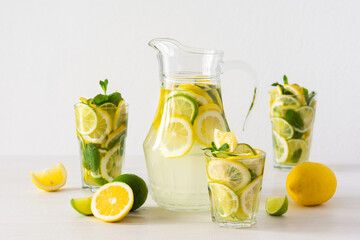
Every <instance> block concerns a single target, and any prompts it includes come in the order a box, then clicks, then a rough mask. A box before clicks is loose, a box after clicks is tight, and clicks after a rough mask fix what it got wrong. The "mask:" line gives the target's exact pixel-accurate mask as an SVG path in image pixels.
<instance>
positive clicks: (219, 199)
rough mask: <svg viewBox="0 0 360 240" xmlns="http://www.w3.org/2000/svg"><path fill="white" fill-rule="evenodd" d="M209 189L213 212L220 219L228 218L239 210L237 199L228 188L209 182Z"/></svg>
mask: <svg viewBox="0 0 360 240" xmlns="http://www.w3.org/2000/svg"><path fill="white" fill-rule="evenodd" d="M209 188H210V192H211V199H212V202H213V204H214V210H215V211H216V213H217V215H219V216H220V217H228V216H230V215H232V214H233V213H236V211H237V210H238V208H239V198H238V196H237V195H236V193H235V192H234V191H233V190H231V189H230V188H229V187H227V186H225V185H223V184H221V183H216V182H210V183H209Z"/></svg>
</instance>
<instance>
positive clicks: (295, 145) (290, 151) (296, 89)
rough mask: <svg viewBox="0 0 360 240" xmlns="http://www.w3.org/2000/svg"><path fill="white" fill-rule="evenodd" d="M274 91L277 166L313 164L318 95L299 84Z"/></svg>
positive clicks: (271, 111)
mask: <svg viewBox="0 0 360 240" xmlns="http://www.w3.org/2000/svg"><path fill="white" fill-rule="evenodd" d="M273 86H274V87H275V88H274V89H273V90H271V91H270V119H271V123H272V136H273V147H274V167H277V168H293V167H294V166H296V165H298V164H300V163H302V162H306V161H309V157H310V147H311V139H312V133H313V126H314V120H315V108H316V93H315V92H311V93H309V92H308V90H307V89H306V88H304V87H300V86H299V85H297V84H288V81H287V78H286V76H284V84H283V85H281V84H278V83H275V84H273Z"/></svg>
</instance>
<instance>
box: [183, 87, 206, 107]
mask: <svg viewBox="0 0 360 240" xmlns="http://www.w3.org/2000/svg"><path fill="white" fill-rule="evenodd" d="M178 89H183V90H191V91H193V92H194V93H196V94H197V95H200V96H202V97H204V98H205V99H206V101H207V102H208V103H211V102H212V99H211V97H210V96H209V95H208V94H207V93H206V91H205V90H203V89H202V88H201V87H198V86H196V85H193V84H181V85H179V87H178ZM202 104H203V103H202Z"/></svg>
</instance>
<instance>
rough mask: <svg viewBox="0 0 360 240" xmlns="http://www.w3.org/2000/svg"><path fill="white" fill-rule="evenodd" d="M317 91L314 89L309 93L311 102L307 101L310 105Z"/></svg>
mask: <svg viewBox="0 0 360 240" xmlns="http://www.w3.org/2000/svg"><path fill="white" fill-rule="evenodd" d="M315 94H316V93H315V92H314V91H312V92H311V93H310V94H309V102H307V104H308V105H309V104H310V102H311V100H312V99H313V98H314V97H315Z"/></svg>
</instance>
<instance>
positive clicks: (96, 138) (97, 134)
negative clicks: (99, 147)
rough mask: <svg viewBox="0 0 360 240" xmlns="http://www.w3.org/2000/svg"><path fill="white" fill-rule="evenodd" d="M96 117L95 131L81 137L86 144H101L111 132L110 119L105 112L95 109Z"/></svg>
mask: <svg viewBox="0 0 360 240" xmlns="http://www.w3.org/2000/svg"><path fill="white" fill-rule="evenodd" d="M96 115H97V119H98V124H97V127H96V129H95V130H94V131H93V132H92V133H90V134H87V135H83V138H84V139H85V140H86V141H87V142H91V143H103V142H104V141H105V139H106V137H107V135H108V134H109V133H110V132H111V125H112V122H111V119H110V116H109V114H108V113H107V112H105V111H104V110H101V109H96Z"/></svg>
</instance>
